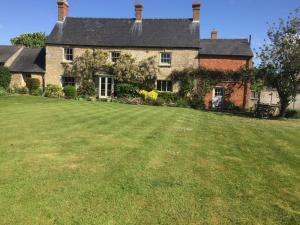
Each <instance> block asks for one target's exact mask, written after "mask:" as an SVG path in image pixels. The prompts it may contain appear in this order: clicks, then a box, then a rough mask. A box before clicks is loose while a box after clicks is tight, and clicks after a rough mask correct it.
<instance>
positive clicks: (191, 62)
mask: <svg viewBox="0 0 300 225" xmlns="http://www.w3.org/2000/svg"><path fill="white" fill-rule="evenodd" d="M73 49H74V50H73V51H74V52H73V54H74V57H76V56H81V55H82V54H83V53H84V52H85V51H86V50H92V49H93V48H87V47H74V48H73ZM98 49H101V50H103V51H106V52H111V51H120V52H121V53H128V54H131V55H132V56H133V57H135V58H137V59H138V61H141V60H143V59H146V58H148V57H152V56H156V57H157V62H159V56H160V52H164V51H166V52H171V53H172V64H171V66H170V67H163V66H161V67H160V73H159V74H158V79H168V76H169V75H170V74H171V72H172V71H173V70H180V69H184V68H187V67H193V68H197V67H198V66H199V61H198V58H197V56H198V50H197V49H195V50H193V49H192V50H189V49H151V48H149V49H141V48H130V49H129V48H98ZM64 63H65V62H64V60H63V46H47V47H46V75H45V84H46V85H47V84H56V85H61V77H62V76H63V75H64V67H63V64H64ZM175 89H176V85H175Z"/></svg>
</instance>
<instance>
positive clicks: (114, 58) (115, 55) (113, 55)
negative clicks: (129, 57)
mask: <svg viewBox="0 0 300 225" xmlns="http://www.w3.org/2000/svg"><path fill="white" fill-rule="evenodd" d="M120 57H121V52H111V53H110V58H111V62H113V63H116V62H117V61H118V60H119V59H120Z"/></svg>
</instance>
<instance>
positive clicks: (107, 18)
mask: <svg viewBox="0 0 300 225" xmlns="http://www.w3.org/2000/svg"><path fill="white" fill-rule="evenodd" d="M66 19H94V20H99V19H102V20H135V18H117V17H116V18H113V17H74V16H68V17H67V18H66ZM143 20H176V21H178V20H192V19H191V18H143Z"/></svg>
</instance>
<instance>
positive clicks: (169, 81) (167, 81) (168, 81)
mask: <svg viewBox="0 0 300 225" xmlns="http://www.w3.org/2000/svg"><path fill="white" fill-rule="evenodd" d="M158 82H166V90H158ZM168 83H171V90H168V87H169V85H168ZM162 86H163V85H162V84H161V89H162ZM156 90H157V91H158V92H173V82H172V81H171V80H157V81H156Z"/></svg>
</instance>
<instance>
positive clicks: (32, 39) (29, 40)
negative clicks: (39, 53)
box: [10, 32, 47, 48]
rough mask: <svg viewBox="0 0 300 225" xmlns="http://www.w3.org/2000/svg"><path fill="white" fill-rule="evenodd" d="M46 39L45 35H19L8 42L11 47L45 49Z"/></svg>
mask: <svg viewBox="0 0 300 225" xmlns="http://www.w3.org/2000/svg"><path fill="white" fill-rule="evenodd" d="M46 39H47V36H46V34H45V33H42V32H37V33H26V34H21V35H19V36H18V37H15V38H12V39H11V40H10V41H11V43H12V44H13V45H23V46H25V47H27V48H43V47H45V43H46Z"/></svg>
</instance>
